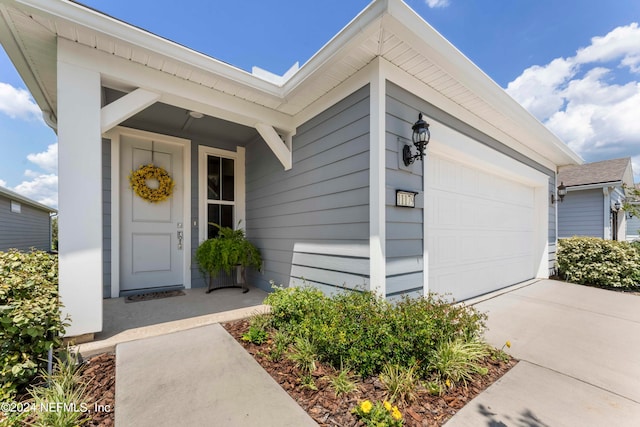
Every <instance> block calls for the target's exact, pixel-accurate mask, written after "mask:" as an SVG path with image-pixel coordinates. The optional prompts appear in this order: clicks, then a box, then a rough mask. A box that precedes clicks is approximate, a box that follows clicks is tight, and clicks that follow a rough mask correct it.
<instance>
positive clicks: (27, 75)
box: [0, 3, 56, 128]
mask: <svg viewBox="0 0 640 427" xmlns="http://www.w3.org/2000/svg"><path fill="white" fill-rule="evenodd" d="M0 15H1V16H2V20H3V21H4V23H5V24H6V25H0V38H1V39H2V40H5V41H6V42H5V44H3V45H2V47H3V48H4V49H5V51H6V52H7V55H8V56H9V57H10V58H11V61H13V62H14V64H15V68H16V69H17V71H18V73H19V74H20V77H21V78H22V80H23V81H24V83H25V85H26V86H27V87H28V88H29V92H30V93H31V96H33V99H34V100H35V101H36V103H37V104H38V106H39V107H40V109H41V110H42V115H43V117H44V119H45V122H47V123H49V122H50V121H51V122H53V123H55V121H56V119H55V115H54V113H53V112H54V111H55V110H56V109H55V106H54V105H51V100H50V99H49V98H47V96H46V95H45V93H44V92H43V91H42V85H41V84H40V81H39V79H38V77H37V76H36V75H35V74H34V73H33V70H32V69H31V66H30V65H29V62H28V61H27V59H26V58H25V57H24V55H23V53H22V52H23V50H22V49H21V47H20V43H19V42H18V41H17V40H16V38H15V37H14V34H16V30H15V28H14V27H13V24H12V21H11V19H10V18H9V14H8V12H7V7H6V6H5V5H4V4H1V3H0ZM52 128H53V126H52Z"/></svg>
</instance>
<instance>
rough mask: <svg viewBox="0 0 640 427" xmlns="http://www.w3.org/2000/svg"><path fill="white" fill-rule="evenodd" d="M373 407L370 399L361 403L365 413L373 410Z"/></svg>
mask: <svg viewBox="0 0 640 427" xmlns="http://www.w3.org/2000/svg"><path fill="white" fill-rule="evenodd" d="M371 408H373V404H372V403H371V402H369V401H368V400H365V401H364V402H362V403H361V404H360V409H361V410H362V412H364V413H365V414H368V413H369V412H371Z"/></svg>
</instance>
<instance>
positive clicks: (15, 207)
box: [11, 200, 22, 213]
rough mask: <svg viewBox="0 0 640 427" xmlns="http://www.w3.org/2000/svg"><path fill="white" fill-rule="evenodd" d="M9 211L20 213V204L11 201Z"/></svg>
mask: <svg viewBox="0 0 640 427" xmlns="http://www.w3.org/2000/svg"><path fill="white" fill-rule="evenodd" d="M11 212H13V213H20V212H22V206H21V205H20V203H18V202H14V201H13V200H12V201H11Z"/></svg>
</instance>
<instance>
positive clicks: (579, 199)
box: [558, 188, 604, 239]
mask: <svg viewBox="0 0 640 427" xmlns="http://www.w3.org/2000/svg"><path fill="white" fill-rule="evenodd" d="M603 203H604V195H603V193H602V189H599V188H596V189H593V190H580V191H571V192H569V194H567V196H566V197H565V198H564V201H563V202H562V203H558V238H560V239H561V238H565V237H572V236H590V237H600V238H604V207H603V206H604V205H603Z"/></svg>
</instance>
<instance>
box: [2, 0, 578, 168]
mask: <svg viewBox="0 0 640 427" xmlns="http://www.w3.org/2000/svg"><path fill="white" fill-rule="evenodd" d="M0 11H1V12H2V17H3V18H4V20H5V22H6V23H7V27H8V28H9V31H10V33H11V37H12V38H13V40H15V48H14V49H12V48H11V46H10V47H9V48H8V49H7V50H8V51H9V54H10V56H11V57H12V59H13V60H14V62H16V61H17V62H21V61H20V60H19V59H16V58H17V55H20V56H22V58H23V60H22V62H23V63H25V64H28V67H29V68H30V70H31V75H30V76H29V75H25V74H29V73H28V71H27V70H24V69H23V70H19V71H20V73H21V74H22V76H23V79H24V80H25V82H27V84H28V86H29V88H30V89H31V90H32V92H36V93H34V97H35V98H36V101H37V102H38V104H39V105H40V106H41V108H42V109H43V110H51V111H55V108H53V107H54V106H55V105H56V93H55V92H56V77H55V74H56V71H55V70H56V60H55V39H56V37H62V38H65V39H67V40H70V41H72V42H75V43H78V44H81V45H85V46H88V47H90V48H92V49H95V50H98V51H101V52H104V53H106V54H108V55H113V56H118V57H121V58H123V59H126V60H128V61H131V62H133V63H136V64H140V65H142V66H144V67H149V68H151V69H155V70H158V71H161V72H163V73H166V74H169V75H171V76H175V77H177V78H180V79H183V80H187V81H190V82H193V83H196V84H198V85H202V86H203V87H205V88H210V89H213V90H215V91H219V92H222V93H224V94H227V95H231V96H234V97H236V98H239V99H242V100H244V101H247V102H249V103H253V104H257V105H260V106H263V107H266V108H270V109H273V110H276V111H278V112H280V113H284V114H287V115H290V116H292V117H294V116H295V115H296V114H299V113H300V112H302V111H303V110H304V109H305V108H307V107H308V106H309V105H311V104H312V103H313V102H314V101H316V100H318V99H319V98H321V97H322V96H324V95H327V94H329V93H330V92H331V91H332V90H333V89H335V88H337V87H339V86H340V85H341V84H342V83H343V82H345V81H346V80H347V79H348V78H349V77H351V76H353V75H354V74H356V73H357V72H358V71H359V70H361V69H363V68H364V67H365V66H366V65H367V64H369V63H371V61H373V60H374V59H375V58H376V57H378V56H380V57H382V58H384V59H385V60H387V61H388V62H389V63H391V64H393V65H394V66H396V67H397V68H398V72H405V73H407V74H409V75H411V76H413V77H415V78H416V79H417V80H419V81H420V82H421V83H422V84H424V85H427V86H429V87H430V88H432V89H434V90H436V91H438V92H439V93H440V94H442V95H443V96H444V97H446V98H448V99H449V100H451V101H452V102H454V103H455V104H457V105H459V106H460V107H462V108H463V109H464V110H466V111H468V113H469V114H470V115H473V116H475V117H478V118H480V119H481V120H482V121H483V122H484V123H485V126H484V127H485V129H480V130H481V131H484V132H485V133H488V134H492V133H495V130H496V129H497V130H498V131H499V132H502V133H505V134H507V135H509V136H510V137H511V138H513V140H515V141H518V144H520V145H521V146H520V147H517V146H516V147H514V148H515V149H517V150H518V149H519V148H521V147H522V146H525V147H529V148H530V149H533V150H535V151H537V152H538V153H540V154H541V155H543V156H544V157H546V158H548V159H550V160H551V161H553V162H554V163H555V164H575V163H581V162H582V160H581V159H580V158H579V157H578V156H577V155H576V154H575V153H573V151H571V150H570V149H569V148H568V147H567V146H566V145H565V144H564V143H562V142H561V141H560V140H559V139H558V138H557V137H555V136H554V135H553V134H552V133H551V132H550V131H549V130H548V129H547V128H546V127H544V126H543V125H542V124H540V123H539V122H538V121H537V120H536V119H535V118H534V117H533V116H532V115H531V114H529V113H528V112H527V111H526V110H524V108H523V107H521V106H520V105H519V104H518V103H517V102H516V101H515V100H513V99H512V98H511V97H510V96H509V95H508V94H506V92H504V90H503V89H502V88H500V87H499V86H498V85H497V84H496V83H495V82H493V81H492V80H491V79H490V78H489V77H488V76H486V74H484V73H483V72H482V71H481V70H480V69H479V68H478V67H477V66H475V65H474V64H473V63H472V62H471V61H469V60H468V59H467V58H466V57H465V56H464V55H463V54H462V53H460V52H459V51H458V50H457V49H456V48H455V47H454V46H453V45H451V44H450V43H449V42H448V41H447V40H446V39H444V38H443V37H442V36H441V35H440V34H439V33H437V32H436V31H435V30H434V29H433V28H432V27H431V26H429V25H428V24H427V23H426V22H425V21H424V20H423V19H422V18H421V17H420V16H418V15H417V14H416V13H415V12H414V11H413V10H412V9H410V8H409V7H408V6H407V5H406V4H404V3H403V2H402V1H400V0H378V1H374V2H373V3H371V4H370V5H369V6H368V7H367V8H366V9H365V10H364V11H363V12H361V13H360V14H359V15H358V16H356V17H355V18H354V19H353V20H352V21H351V22H350V23H349V24H348V25H347V26H346V27H345V28H344V29H343V30H342V31H341V32H340V33H338V34H337V35H336V36H335V37H334V38H333V39H331V40H330V41H329V42H328V43H327V44H326V45H325V46H324V47H323V48H322V49H320V50H319V51H318V52H317V53H316V54H315V55H314V56H313V57H312V58H311V59H310V60H309V61H307V63H306V64H304V65H303V66H302V67H301V68H300V69H299V70H297V71H296V72H294V73H288V75H287V76H284V77H285V78H283V79H282V80H281V81H277V80H278V79H274V78H269V79H267V78H260V77H259V76H256V75H253V74H251V73H248V72H246V71H243V70H241V69H238V68H236V67H233V66H231V65H229V64H226V63H224V62H221V61H218V60H216V59H214V58H211V57H208V56H206V55H203V54H201V53H198V52H195V51H193V50H190V49H188V48H186V47H184V46H181V45H179V44H176V43H174V42H171V41H169V40H166V39H163V38H161V37H158V36H156V35H153V34H151V33H148V32H146V31H143V30H141V29H139V28H136V27H133V26H131V25H129V24H127V23H124V22H122V21H118V20H116V19H114V18H111V17H109V16H106V15H103V14H101V13H99V12H96V11H94V10H91V9H88V8H86V7H84V6H82V5H80V4H77V3H71V2H68V1H51V0H20V1H16V0H0ZM0 37H2V40H3V41H4V40H6V39H7V38H8V34H7V32H6V31H5V30H0ZM16 48H17V51H16ZM22 68H24V67H22ZM287 77H288V79H287ZM276 81H277V83H280V82H283V83H282V84H276V83H274V82H276ZM29 82H37V86H38V88H34V87H33V86H34V85H33V84H30V83H29ZM142 83H143V82H141V86H143V85H142ZM38 91H39V92H41V95H39V94H38V93H37V92H38ZM338 92H339V91H338ZM342 95H343V96H344V95H346V94H342ZM336 101H338V99H336ZM427 101H430V100H427ZM492 129H493V131H492ZM519 151H520V150H519Z"/></svg>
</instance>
